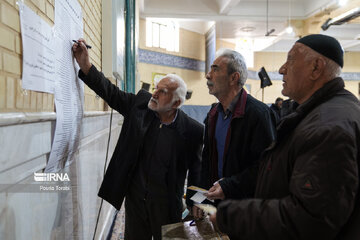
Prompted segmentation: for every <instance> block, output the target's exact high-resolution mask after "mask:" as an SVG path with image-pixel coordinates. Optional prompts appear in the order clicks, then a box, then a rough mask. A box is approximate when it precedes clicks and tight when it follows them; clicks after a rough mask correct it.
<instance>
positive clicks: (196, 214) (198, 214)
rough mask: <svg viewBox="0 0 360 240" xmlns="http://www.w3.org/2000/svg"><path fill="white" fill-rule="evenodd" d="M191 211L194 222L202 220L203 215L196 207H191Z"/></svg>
mask: <svg viewBox="0 0 360 240" xmlns="http://www.w3.org/2000/svg"><path fill="white" fill-rule="evenodd" d="M191 211H192V215H193V216H194V218H195V219H196V220H197V219H202V218H204V215H205V213H204V211H203V210H201V209H200V208H198V207H197V206H195V205H194V206H193V207H192V209H191Z"/></svg>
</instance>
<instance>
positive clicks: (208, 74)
mask: <svg viewBox="0 0 360 240" xmlns="http://www.w3.org/2000/svg"><path fill="white" fill-rule="evenodd" d="M205 78H206V79H207V80H209V79H210V71H209V72H208V73H207V74H206V75H205Z"/></svg>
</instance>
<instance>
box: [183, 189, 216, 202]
mask: <svg viewBox="0 0 360 240" xmlns="http://www.w3.org/2000/svg"><path fill="white" fill-rule="evenodd" d="M188 189H190V190H193V191H196V192H197V193H195V194H194V196H192V197H191V198H190V199H191V200H193V201H194V202H196V203H202V202H203V201H204V200H205V199H206V196H205V195H204V193H208V190H206V189H203V188H199V187H196V186H190V187H188ZM208 200H209V201H211V202H214V200H210V199H208Z"/></svg>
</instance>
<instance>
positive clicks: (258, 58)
mask: <svg viewBox="0 0 360 240" xmlns="http://www.w3.org/2000/svg"><path fill="white" fill-rule="evenodd" d="M286 57H287V53H282V52H256V53H255V56H254V68H252V69H250V70H253V71H258V70H259V69H260V68H261V67H263V66H264V67H265V69H266V71H267V72H277V71H278V70H279V68H280V67H281V65H282V64H284V62H285V61H286ZM343 72H344V73H346V72H360V52H345V55H344V68H343ZM352 80H353V81H345V88H346V89H347V90H349V91H350V92H352V93H353V94H354V95H355V96H357V97H359V93H358V92H359V85H358V84H359V82H360V79H352ZM246 83H247V84H251V95H253V96H254V97H256V98H257V99H259V100H262V91H261V89H260V81H259V80H251V79H248V80H247V82H246ZM272 83H273V85H271V86H269V87H266V88H265V89H264V102H265V103H272V102H274V101H275V99H276V98H277V97H284V98H287V97H285V96H283V95H282V94H281V90H282V81H280V80H273V81H272Z"/></svg>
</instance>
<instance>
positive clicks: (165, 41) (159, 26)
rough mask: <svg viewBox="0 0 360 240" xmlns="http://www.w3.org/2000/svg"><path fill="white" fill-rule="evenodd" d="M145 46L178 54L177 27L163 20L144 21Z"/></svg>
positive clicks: (173, 23)
mask: <svg viewBox="0 0 360 240" xmlns="http://www.w3.org/2000/svg"><path fill="white" fill-rule="evenodd" d="M146 46H147V47H158V48H163V49H166V50H167V51H171V52H179V25H178V24H177V23H175V22H174V21H170V20H164V19H150V18H147V19H146Z"/></svg>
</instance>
